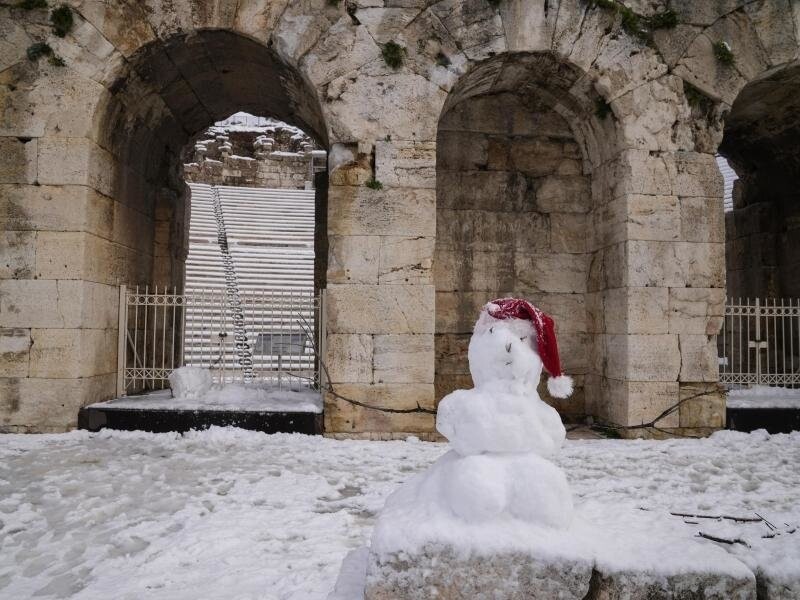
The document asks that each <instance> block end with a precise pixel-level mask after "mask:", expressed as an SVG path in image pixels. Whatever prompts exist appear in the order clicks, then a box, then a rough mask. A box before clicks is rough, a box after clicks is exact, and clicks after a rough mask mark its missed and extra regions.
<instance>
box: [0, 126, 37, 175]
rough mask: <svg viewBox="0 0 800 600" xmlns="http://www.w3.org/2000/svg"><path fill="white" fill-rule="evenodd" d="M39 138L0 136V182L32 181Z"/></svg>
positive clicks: (35, 169)
mask: <svg viewBox="0 0 800 600" xmlns="http://www.w3.org/2000/svg"><path fill="white" fill-rule="evenodd" d="M38 144H39V140H37V139H32V140H30V139H29V140H22V139H19V138H16V137H0V183H33V182H35V181H36V177H37V161H36V154H37V147H38Z"/></svg>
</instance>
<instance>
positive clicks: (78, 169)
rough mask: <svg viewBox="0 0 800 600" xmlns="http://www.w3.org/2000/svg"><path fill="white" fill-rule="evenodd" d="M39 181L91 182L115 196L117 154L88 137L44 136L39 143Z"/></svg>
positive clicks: (98, 188) (93, 186) (109, 194)
mask: <svg viewBox="0 0 800 600" xmlns="http://www.w3.org/2000/svg"><path fill="white" fill-rule="evenodd" d="M37 156H38V158H37V160H38V165H39V175H38V177H39V183H42V184H45V185H47V184H53V185H65V184H66V185H70V184H71V185H88V186H90V187H92V188H94V189H95V190H97V191H98V192H100V193H101V194H105V195H106V196H109V197H113V196H114V174H115V172H116V168H115V167H116V165H115V160H114V157H113V156H112V155H111V154H110V153H109V152H108V151H107V150H105V149H103V148H101V147H100V146H98V145H97V144H95V143H94V142H93V141H92V140H90V139H88V138H77V137H43V138H40V139H39V144H38V154H37Z"/></svg>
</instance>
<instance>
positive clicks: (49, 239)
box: [36, 231, 88, 279]
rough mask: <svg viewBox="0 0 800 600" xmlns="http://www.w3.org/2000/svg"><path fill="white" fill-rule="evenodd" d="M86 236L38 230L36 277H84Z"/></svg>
mask: <svg viewBox="0 0 800 600" xmlns="http://www.w3.org/2000/svg"><path fill="white" fill-rule="evenodd" d="M87 237H88V234H85V233H74V232H50V231H40V232H39V233H38V235H37V238H36V277H38V278H39V279H80V278H82V277H84V276H85V275H86V272H85V270H84V269H85V266H86V243H87V241H86V240H87Z"/></svg>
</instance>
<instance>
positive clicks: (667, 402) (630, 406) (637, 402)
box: [623, 381, 680, 428]
mask: <svg viewBox="0 0 800 600" xmlns="http://www.w3.org/2000/svg"><path fill="white" fill-rule="evenodd" d="M625 388H626V392H627V394H626V395H627V421H626V422H625V423H623V424H624V425H640V424H642V423H649V422H650V421H652V420H653V419H655V418H657V417H658V416H659V415H661V414H662V413H663V412H664V411H666V410H668V409H669V408H671V407H673V406H675V405H676V404H678V400H679V398H678V382H677V381H628V382H626V383H625ZM679 423H680V419H679V415H678V410H675V411H673V412H672V413H670V414H669V415H667V416H665V417H663V418H662V419H659V420H658V421H657V422H656V427H663V428H670V427H678V426H679Z"/></svg>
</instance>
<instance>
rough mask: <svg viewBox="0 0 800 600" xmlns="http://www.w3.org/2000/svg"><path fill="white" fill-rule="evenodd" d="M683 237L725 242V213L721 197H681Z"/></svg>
mask: <svg viewBox="0 0 800 600" xmlns="http://www.w3.org/2000/svg"><path fill="white" fill-rule="evenodd" d="M680 206H681V239H682V240H684V241H687V242H724V241H725V213H724V211H723V207H722V203H721V202H720V201H719V198H681V199H680Z"/></svg>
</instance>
